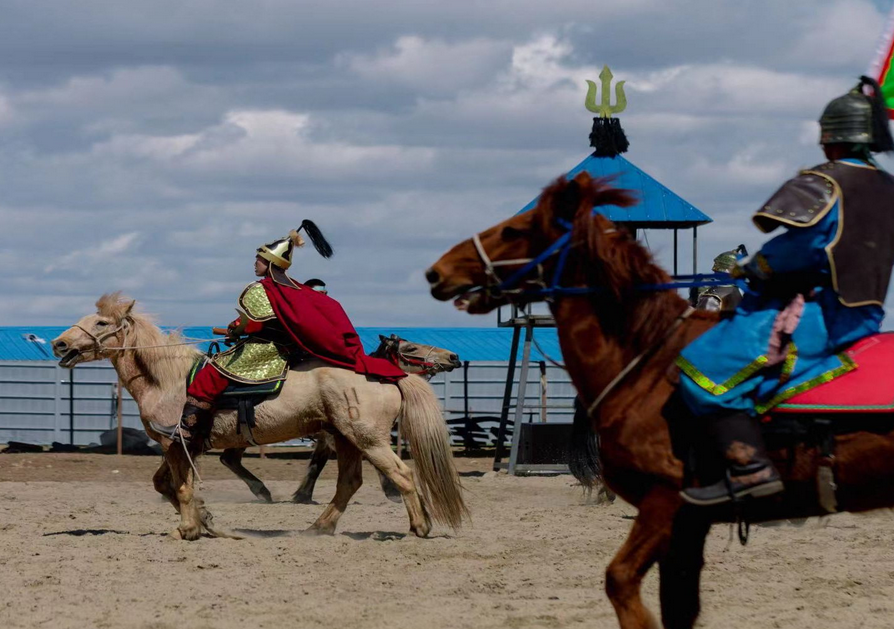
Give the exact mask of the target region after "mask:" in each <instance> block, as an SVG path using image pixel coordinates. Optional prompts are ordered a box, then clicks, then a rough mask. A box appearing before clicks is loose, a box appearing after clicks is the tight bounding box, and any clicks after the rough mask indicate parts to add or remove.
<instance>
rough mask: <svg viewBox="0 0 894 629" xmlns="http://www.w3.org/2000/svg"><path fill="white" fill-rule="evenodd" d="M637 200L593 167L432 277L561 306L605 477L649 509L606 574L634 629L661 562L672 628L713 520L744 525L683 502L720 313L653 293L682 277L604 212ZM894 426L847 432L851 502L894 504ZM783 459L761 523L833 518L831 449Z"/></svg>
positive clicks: (846, 492)
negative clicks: (778, 489) (682, 388)
mask: <svg viewBox="0 0 894 629" xmlns="http://www.w3.org/2000/svg"><path fill="white" fill-rule="evenodd" d="M633 203H634V200H633V198H632V197H631V196H630V195H629V194H628V193H627V192H626V191H622V190H617V189H613V188H612V187H610V186H609V185H608V184H607V183H606V182H605V181H595V180H593V179H591V178H590V176H589V175H588V174H586V173H581V174H579V175H577V176H576V177H575V178H574V179H573V180H571V181H566V180H565V179H564V178H562V179H559V180H558V181H556V182H555V183H553V184H552V185H551V186H549V187H548V188H546V189H545V190H544V191H543V194H542V196H541V197H540V201H539V203H538V205H537V207H536V208H535V209H533V210H531V211H530V212H526V213H524V214H519V215H517V216H514V217H512V218H510V219H509V220H507V221H504V222H502V223H500V224H498V225H496V226H494V227H491V228H490V229H487V230H485V231H483V232H481V233H480V234H478V235H477V236H475V237H474V238H472V239H470V240H466V241H464V242H462V243H460V244H458V245H456V246H455V247H454V248H453V249H451V250H450V251H449V252H448V253H447V254H445V255H444V256H443V257H442V258H441V259H440V260H438V262H437V263H435V265H434V266H432V267H431V268H430V269H429V270H428V272H427V278H428V280H429V282H430V283H431V292H432V295H433V296H434V297H435V298H437V299H441V300H447V299H452V298H457V303H458V304H459V305H461V306H464V307H465V308H467V309H468V311H469V312H471V313H484V312H488V311H490V310H492V309H494V308H495V307H497V306H499V305H501V304H503V303H507V302H508V301H510V300H514V301H517V302H525V301H535V300H542V299H548V300H549V303H550V308H551V310H552V313H553V315H554V316H555V319H556V324H557V327H558V333H559V342H560V344H561V348H562V354H563V356H564V359H565V364H566V365H567V368H568V371H569V373H570V375H571V378H572V380H573V382H574V385H575V387H576V388H577V390H578V392H579V393H580V396H581V398H582V399H583V401H584V402H585V403H586V404H587V406H588V408H589V409H590V419H591V422H592V425H593V428H594V430H596V432H597V433H598V434H599V437H600V454H601V457H602V465H603V472H604V476H605V480H606V482H607V483H608V485H609V486H610V487H611V488H612V489H613V490H614V491H616V492H617V493H618V494H619V495H620V496H621V497H622V498H624V499H625V500H627V501H628V502H630V503H631V504H633V505H635V506H636V507H637V508H638V510H639V513H638V515H637V517H636V519H635V521H634V523H633V526H632V528H631V530H630V534H629V536H628V538H627V541H626V542H625V543H624V545H623V546H622V547H621V549H620V550H619V551H618V553H617V555H616V556H615V557H614V559H613V560H612V562H611V564H610V565H609V567H608V570H607V573H606V582H605V587H606V591H607V593H608V596H609V598H610V599H611V602H612V604H613V605H614V608H615V611H616V613H617V616H618V620H619V623H620V626H621V627H622V628H623V629H635V628H636V629H641V628H646V627H648V628H652V627H655V626H657V623H656V622H655V620H654V619H653V617H652V616H651V614H650V613H649V611H648V610H647V609H646V607H645V606H644V605H643V602H642V599H641V597H640V584H641V581H642V579H643V577H644V576H645V574H646V572H648V570H649V569H650V567H651V566H652V565H653V564H654V563H655V562H656V561H657V562H659V568H660V577H661V585H660V594H661V611H662V620H663V622H664V626H665V627H673V628H682V627H686V628H689V627H692V626H693V624H694V623H695V620H696V617H697V616H698V613H699V578H700V573H701V568H702V564H703V550H704V542H705V537H706V535H707V533H708V530H709V529H710V525H711V523H712V521H713V522H716V521H729V520H731V519H732V518H733V517H734V508H732V507H729V506H725V507H722V508H716V509H710V510H703V509H699V508H694V507H689V506H687V507H685V508H684V507H683V501H682V499H681V498H680V496H679V493H678V492H679V491H680V489H681V487H682V485H683V482H684V465H683V462H682V460H681V457H685V453H688V452H689V451H690V448H691V447H692V445H693V442H694V441H699V440H700V438H701V435H698V434H697V432H698V426H693V425H692V421H691V420H690V421H688V422H687V421H679V420H681V419H682V418H683V417H685V415H684V414H683V413H680V412H679V411H677V412H675V411H674V402H675V398H672V393H673V392H674V390H675V385H676V382H677V381H678V380H677V379H678V378H679V375H678V373H677V371H676V368H675V367H674V360H675V359H676V357H677V355H678V354H679V353H680V351H681V350H682V349H683V347H685V346H686V344H687V343H689V342H690V341H692V340H693V339H695V338H696V337H697V336H699V335H700V334H702V333H703V332H704V331H705V330H707V329H709V328H710V327H711V326H713V325H714V324H715V323H716V322H717V321H718V315H717V314H716V313H707V312H695V313H692V312H691V311H690V310H689V309H688V304H687V303H686V302H685V301H684V300H683V299H682V298H681V297H679V296H678V295H677V294H676V293H675V292H674V291H668V290H665V291H655V290H645V288H646V287H648V286H655V285H661V284H666V283H667V282H668V281H669V280H670V278H669V276H668V275H667V273H665V272H664V271H663V270H662V269H660V268H659V267H658V266H657V265H656V264H655V263H654V262H653V261H652V259H651V256H650V254H649V253H648V252H647V251H646V250H645V249H644V248H643V247H642V246H640V245H639V244H638V243H637V242H636V241H635V240H634V239H633V238H632V237H631V235H630V234H629V233H628V232H627V231H626V230H623V229H617V228H615V226H614V225H613V224H612V223H611V222H610V221H609V220H608V219H606V218H605V217H603V216H600V215H598V214H595V211H594V207H595V206H600V205H615V206H621V207H625V206H629V205H632V204H633ZM528 261H530V262H528ZM805 419H806V417H805ZM889 419H890V418H889ZM675 420H677V421H675ZM772 423H773V422H771V425H772ZM891 429H892V425H891V422H890V421H889V422H888V424H887V426H885V425H882V424H880V425H879V426H878V427H877V428H876V429H875V430H872V431H865V432H852V433H851V434H847V435H839V436H837V437H835V440H834V441H835V448H836V449H835V459H834V463H835V475H836V480H837V482H838V490H837V492H836V493H837V499H838V508H839V510H842V511H867V510H870V509H877V508H882V507H891V506H894V494H892V493H891V491H890V487H891V486H892V484H894V432H891ZM863 430H865V428H864V429H863ZM672 435H673V437H674V440H673V441H674V443H673V445H674V446H676V448H675V447H672V442H671V436H672ZM687 440H688V443H687ZM675 453H679V454H680V456H679V457H678V456H677V455H676V454H675ZM772 456H773V458H774V459H775V460H776V461H777V464H778V467H779V469H780V471H781V472H782V473H783V476H784V481H785V492H784V494H782V495H780V496H779V497H778V498H775V499H764V500H757V501H753V502H751V504H747V505H745V508H746V509H747V516H748V517H749V519H750V520H753V521H767V520H782V519H786V518H799V517H806V516H818V515H825V514H826V513H827V511H826V509H824V508H823V507H822V506H821V505H820V499H819V496H820V494H819V492H818V489H817V474H818V465H819V463H820V456H819V453H818V450H817V449H816V448H815V447H812V446H807V445H805V444H804V443H801V444H797V445H788V444H787V447H785V448H784V449H776V451H775V452H773V453H772ZM780 569H783V568H782V567H780Z"/></svg>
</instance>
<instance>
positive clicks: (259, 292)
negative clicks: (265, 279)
mask: <svg viewBox="0 0 894 629" xmlns="http://www.w3.org/2000/svg"><path fill="white" fill-rule="evenodd" d="M237 302H238V303H239V305H240V306H241V307H242V309H243V310H244V311H245V314H247V315H248V316H249V318H251V320H252V321H261V322H262V321H270V320H271V319H275V318H276V313H275V312H274V311H273V306H272V305H271V304H270V298H268V297H267V291H266V290H264V287H263V286H262V285H261V284H260V283H259V282H252V283H251V284H249V285H248V286H246V287H245V289H244V290H243V291H242V293H241V294H240V295H239V299H238V300H237Z"/></svg>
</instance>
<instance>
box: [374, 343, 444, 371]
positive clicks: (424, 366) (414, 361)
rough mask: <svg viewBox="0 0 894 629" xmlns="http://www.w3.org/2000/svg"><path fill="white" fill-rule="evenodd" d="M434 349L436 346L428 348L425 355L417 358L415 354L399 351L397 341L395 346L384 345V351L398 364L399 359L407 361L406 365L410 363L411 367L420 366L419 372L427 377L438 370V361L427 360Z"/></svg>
mask: <svg viewBox="0 0 894 629" xmlns="http://www.w3.org/2000/svg"><path fill="white" fill-rule="evenodd" d="M435 349H436V348H435V347H434V346H432V347H431V348H429V350H428V353H427V354H426V355H425V356H423V357H422V358H418V357H416V356H410V355H409V354H404V353H403V352H401V351H400V343H398V344H397V346H394V345H388V346H386V348H385V351H386V352H388V353H390V354H392V355H393V356H394V357H395V358H396V359H397V365H398V366H400V361H403V362H405V363H407V364H408V365H412V366H413V367H418V368H420V369H421V370H422V371H421V373H424V374H425V375H427V376H428V377H429V378H431V377H432V376H434V375H435V374H437V373H438V371H439V370H440V367H441V365H440V363H435V362H431V361H429V360H428V359H429V357H430V356H431V355H432V352H434V351H435Z"/></svg>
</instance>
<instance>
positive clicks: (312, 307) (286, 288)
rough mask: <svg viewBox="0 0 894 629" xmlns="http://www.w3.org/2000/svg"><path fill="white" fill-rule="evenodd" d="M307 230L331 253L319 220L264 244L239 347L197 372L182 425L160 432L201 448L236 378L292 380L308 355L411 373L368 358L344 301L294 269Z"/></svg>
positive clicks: (245, 294)
mask: <svg viewBox="0 0 894 629" xmlns="http://www.w3.org/2000/svg"><path fill="white" fill-rule="evenodd" d="M300 230H304V231H305V232H306V233H307V235H308V236H309V237H310V240H311V243H313V245H314V248H315V249H316V250H317V251H318V252H319V253H320V255H322V256H323V257H325V258H328V257H330V256H332V248H331V247H330V246H329V243H328V242H327V241H326V239H325V237H323V234H322V233H320V230H319V229H318V228H317V226H316V225H315V224H314V223H313V222H312V221H304V222H302V223H301V227H300V228H299V229H297V230H292V232H291V233H290V234H289V236H288V237H286V238H281V239H279V240H275V241H273V242H272V243H269V244H266V245H262V246H261V247H258V252H257V256H256V257H255V274H256V275H257V276H258V277H262V278H263V279H262V280H260V281H258V282H252V283H251V284H249V285H248V286H246V287H245V289H244V290H243V291H242V294H241V295H240V296H239V300H238V302H239V307H240V312H241V313H242V314H243V315H244V316H240V318H239V319H238V320H236V321H234V322H232V323H231V324H230V328H229V330H230V338H231V339H239V340H238V342H236V343H235V345H233V347H232V348H231V349H229V350H227V351H225V352H221V353H220V354H216V355H215V356H214V357H213V358H212V359H211V360H210V361H209V362H208V364H206V365H205V366H204V367H202V369H201V370H199V372H198V373H197V374H196V376H195V378H194V379H193V381H192V382H191V383H190V384H189V386H188V388H187V390H186V404H185V405H184V407H183V413H182V414H181V418H180V422H179V423H178V424H175V425H174V426H161V425H159V424H155V423H154V422H153V423H152V424H151V426H152V428H153V430H155V431H156V432H158V433H159V434H162V435H165V436H167V437H169V438H171V439H175V440H179V441H183V442H184V443H189V444H191V446H192V447H194V448H196V449H200V448H201V447H202V443H203V441H204V437H205V436H207V435H208V434H210V432H211V428H212V425H213V422H214V407H215V406H216V402H217V399H218V398H219V396H220V395H222V394H223V392H224V391H225V390H226V389H227V387H229V386H230V384H231V383H232V382H238V383H242V384H248V385H252V384H264V383H269V382H276V381H278V380H285V379H286V376H287V374H288V369H289V363H290V362H294V361H296V360H301V359H304V358H306V357H307V356H312V357H315V358H319V359H320V360H323V361H325V362H327V363H329V364H330V365H335V366H337V367H343V368H345V369H351V370H352V371H354V372H356V373H359V374H362V375H365V376H371V377H374V378H377V379H379V380H382V381H385V382H397V381H398V380H399V379H400V378H403V377H405V376H406V375H407V374H406V373H404V372H403V371H402V370H401V369H400V368H399V367H398V366H397V365H395V364H393V363H391V362H389V361H387V360H385V359H383V358H372V357H370V356H367V355H366V353H365V352H364V351H363V345H361V343H360V337H359V336H358V335H357V331H356V330H355V329H354V326H353V325H352V324H351V321H350V319H348V315H347V314H345V311H344V310H343V309H342V307H341V305H340V304H339V303H338V302H337V301H335V300H334V299H332V298H331V297H328V296H327V295H324V294H323V293H320V292H318V291H315V290H314V289H313V288H311V287H309V286H304V285H303V284H299V283H298V282H296V281H295V280H293V279H292V278H290V277H289V276H288V275H286V269H288V268H289V267H290V266H291V265H292V254H293V252H294V249H295V247H300V246H302V245H303V244H304V240H303V238H302V237H301V235H300V234H299V231H300Z"/></svg>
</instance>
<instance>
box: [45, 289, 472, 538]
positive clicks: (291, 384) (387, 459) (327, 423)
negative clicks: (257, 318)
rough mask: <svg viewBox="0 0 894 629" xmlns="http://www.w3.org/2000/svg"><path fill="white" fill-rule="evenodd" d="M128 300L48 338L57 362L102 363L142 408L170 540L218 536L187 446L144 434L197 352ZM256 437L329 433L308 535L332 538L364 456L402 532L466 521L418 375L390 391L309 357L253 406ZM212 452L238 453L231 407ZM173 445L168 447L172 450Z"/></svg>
mask: <svg viewBox="0 0 894 629" xmlns="http://www.w3.org/2000/svg"><path fill="white" fill-rule="evenodd" d="M133 305H134V302H132V301H129V300H125V299H122V298H121V297H120V296H119V295H118V294H112V295H104V296H103V297H101V298H100V299H99V301H97V302H96V308H97V312H96V313H95V314H91V315H87V316H85V317H84V318H82V319H81V320H80V321H78V322H77V324H75V325H74V326H72V327H71V328H69V329H68V330H66V331H65V332H63V333H62V334H61V335H60V336H59V337H58V338H56V339H54V340H53V351H54V352H55V353H56V355H57V356H61V360H60V361H59V364H60V365H61V366H63V367H69V368H71V367H74V366H75V365H77V364H79V363H82V362H89V361H93V360H101V359H103V358H108V359H109V360H110V361H111V362H112V365H113V366H114V367H115V371H117V372H118V377H119V378H120V379H121V382H122V384H123V385H124V387H125V388H126V389H127V391H128V392H129V393H130V394H131V395H132V396H133V398H134V400H135V401H136V402H137V405H138V406H139V408H140V419H141V420H142V421H143V425H144V427H145V428H146V430H147V432H148V433H149V435H150V436H151V437H152V438H153V439H155V440H156V441H159V442H160V443H161V444H162V448H164V450H165V455H164V461H163V463H162V465H161V467H160V468H159V469H158V471H157V472H156V473H155V476H154V478H153V480H154V483H155V489H156V490H157V491H158V492H159V493H161V494H162V495H163V496H165V498H167V499H168V500H169V501H170V502H171V504H173V505H174V508H175V509H177V511H178V512H179V513H180V525H179V527H178V528H177V530H176V531H175V534H176V535H178V536H179V537H181V538H183V539H190V540H193V539H198V537H199V536H200V535H201V533H202V529H203V528H204V529H205V530H207V531H208V532H209V533H210V534H212V535H225V534H223V533H221V532H220V531H216V530H215V528H214V525H213V521H212V518H211V515H210V513H209V512H208V510H207V509H206V508H205V507H204V504H203V502H202V500H201V499H200V498H199V497H198V496H196V495H195V490H194V487H193V484H194V470H193V469H192V464H191V462H190V460H189V457H188V455H187V453H186V450H185V448H183V447H181V446H180V445H179V444H176V443H173V444H172V442H171V441H170V440H169V439H167V438H165V437H163V436H161V435H159V434H157V433H154V431H152V430H151V429H150V428H149V422H151V421H156V422H160V423H162V424H170V423H172V422H175V421H177V418H178V417H179V415H180V410H181V408H182V407H183V404H184V402H185V400H186V390H185V388H184V386H183V383H184V381H185V378H186V374H187V372H188V370H189V369H190V368H191V367H192V365H193V364H194V363H195V361H196V360H197V359H198V358H199V357H200V356H201V354H200V353H199V352H198V351H197V350H195V349H193V348H190V347H187V346H185V345H184V344H183V343H182V339H181V338H180V337H179V335H177V334H166V333H164V332H162V331H161V330H160V329H159V328H158V327H157V326H155V325H154V324H153V323H152V322H151V321H150V320H149V319H148V318H147V317H146V316H144V315H140V314H136V313H134V312H133ZM255 418H256V422H257V423H256V426H257V427H256V428H255V430H254V438H255V441H257V442H258V443H276V442H278V441H286V440H289V439H296V438H299V437H305V436H308V435H312V434H316V433H318V432H320V430H323V429H324V428H325V429H327V430H330V431H332V432H333V434H334V439H335V450H336V452H337V453H338V481H337V487H336V492H335V496H334V497H333V499H332V501H331V502H330V503H329V506H328V507H326V509H325V510H324V511H323V513H322V515H320V517H319V518H318V519H317V521H316V522H314V523H313V525H311V527H310V529H309V532H315V533H330V534H331V533H333V532H334V531H335V526H336V523H337V522H338V519H339V517H340V516H341V514H342V513H343V512H344V510H345V507H346V506H347V504H348V501H349V500H350V498H351V496H353V495H354V492H356V491H357V489H358V488H359V487H360V485H361V484H362V482H363V479H362V476H361V465H360V464H361V461H362V458H363V457H366V459H367V460H368V461H369V462H370V463H372V464H373V465H374V466H375V467H376V468H377V469H378V470H379V471H381V472H382V473H383V474H385V476H387V477H388V478H389V479H391V480H392V481H393V482H394V483H395V484H396V485H397V487H398V488H399V489H400V492H401V496H402V497H403V500H404V504H405V506H406V508H407V513H408V514H409V517H410V530H411V531H412V532H413V533H415V534H416V535H417V536H420V537H425V536H426V535H428V533H429V531H430V530H431V522H430V519H429V515H428V514H429V512H430V513H431V515H432V517H433V518H434V519H435V520H436V521H438V522H441V523H443V524H446V525H448V526H451V527H454V528H457V527H459V526H460V525H461V524H462V520H463V518H464V517H465V516H467V515H468V511H467V509H466V506H465V504H464V501H463V496H462V488H461V486H460V482H459V476H458V475H457V473H456V468H455V467H454V464H453V455H452V452H451V449H450V437H449V433H448V431H447V425H446V424H445V422H444V419H443V417H442V415H441V410H440V408H439V405H438V400H437V398H436V397H435V394H434V392H433V391H432V390H431V387H430V386H429V385H428V383H427V382H426V381H425V380H423V379H422V378H420V377H419V376H413V375H410V376H407V377H406V378H403V379H402V380H400V381H399V382H398V384H397V385H393V384H384V383H381V382H379V381H376V380H372V379H368V378H367V377H366V376H362V375H359V374H356V373H354V372H352V371H350V370H347V369H339V368H334V367H329V366H327V365H326V364H325V363H323V362H321V361H307V362H305V363H301V364H299V365H298V366H296V367H295V368H293V369H292V370H291V371H290V372H289V375H288V378H287V380H286V382H285V384H284V386H283V388H282V391H281V392H280V394H279V395H278V396H276V397H275V398H271V399H269V400H267V401H265V402H263V403H262V404H260V405H259V406H258V407H257V409H256V414H255ZM395 418H399V421H400V423H401V432H402V433H403V434H404V435H405V436H406V438H407V441H408V443H409V446H410V449H411V450H412V452H413V455H414V459H415V462H416V465H415V472H414V471H413V470H411V469H410V468H409V467H407V466H406V465H405V464H404V462H403V461H401V460H400V458H398V456H397V455H396V454H394V452H393V451H392V450H391V427H392V426H393V425H394V420H395ZM210 441H211V445H212V447H214V448H245V447H248V443H247V442H246V440H245V438H244V437H242V435H240V434H239V431H238V429H237V418H236V413H235V411H221V412H219V413H217V414H216V415H215V421H214V428H213V430H212V431H211V436H210ZM172 446H173V447H172Z"/></svg>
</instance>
